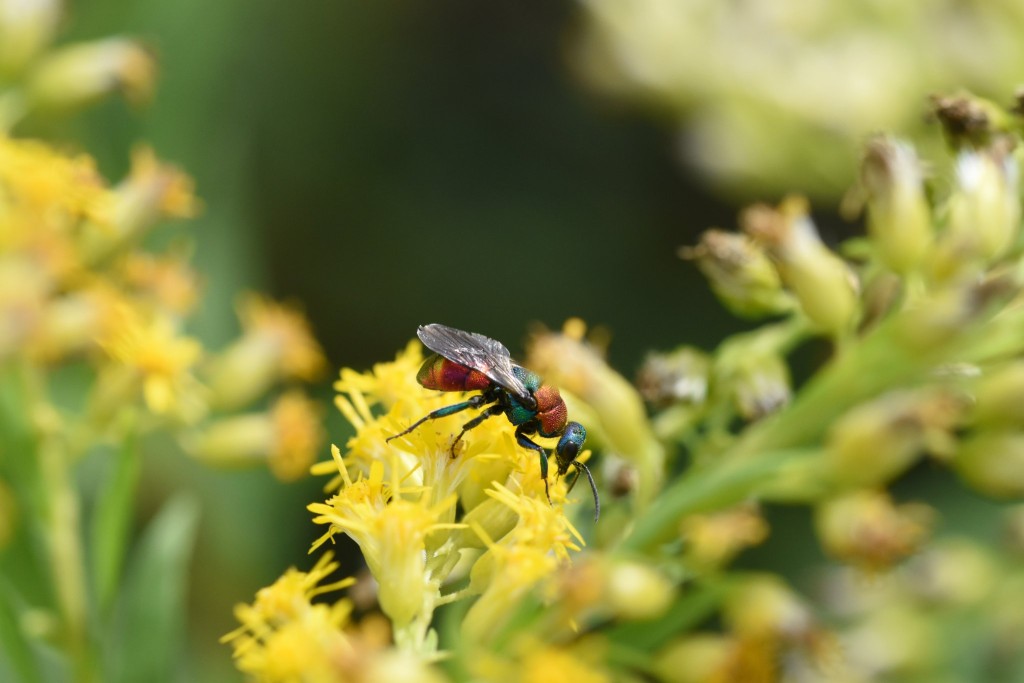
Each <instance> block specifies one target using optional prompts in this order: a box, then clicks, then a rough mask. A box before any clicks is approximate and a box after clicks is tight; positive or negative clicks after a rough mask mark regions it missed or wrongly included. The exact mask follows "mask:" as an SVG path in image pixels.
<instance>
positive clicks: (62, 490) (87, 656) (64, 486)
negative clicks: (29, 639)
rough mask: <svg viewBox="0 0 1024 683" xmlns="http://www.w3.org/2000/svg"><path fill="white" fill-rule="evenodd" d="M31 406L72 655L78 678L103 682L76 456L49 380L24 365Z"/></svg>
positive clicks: (54, 572) (50, 546)
mask: <svg viewBox="0 0 1024 683" xmlns="http://www.w3.org/2000/svg"><path fill="white" fill-rule="evenodd" d="M23 372H24V377H25V383H24V385H25V399H26V405H27V406H28V408H27V411H28V413H29V415H30V416H31V417H32V419H33V422H34V424H35V429H36V433H37V436H38V439H37V444H36V445H37V449H36V453H37V457H38V463H39V473H40V477H41V483H42V486H43V488H44V489H45V490H46V502H47V504H48V505H47V507H46V509H45V514H46V519H45V521H44V524H45V526H44V529H45V532H46V534H45V535H46V543H47V547H46V550H47V558H48V560H49V563H50V575H51V576H52V578H53V582H54V592H55V594H56V598H57V605H58V609H59V611H60V616H61V622H62V624H63V627H64V637H65V639H66V643H67V650H68V655H69V656H70V658H71V661H72V666H73V670H74V679H75V680H76V681H77V682H78V683H93V682H94V681H98V680H99V677H98V672H97V670H96V665H97V660H96V658H95V656H94V653H93V651H92V649H91V648H90V646H89V638H88V610H87V598H86V582H85V571H84V567H85V562H84V553H83V550H82V538H81V535H80V533H79V530H80V527H81V515H80V510H81V502H80V500H79V497H78V492H77V491H76V490H75V487H74V482H73V481H72V477H71V459H70V454H69V453H68V451H67V448H66V444H65V443H64V440H63V439H62V437H61V436H60V434H59V432H58V430H59V428H60V427H59V423H58V422H57V421H56V420H57V419H56V417H55V416H52V415H51V414H50V411H51V410H52V408H51V406H50V405H49V401H47V400H46V389H45V379H44V378H43V376H42V374H41V373H40V371H39V370H38V369H37V368H33V367H30V366H29V365H27V364H26V365H24V366H23Z"/></svg>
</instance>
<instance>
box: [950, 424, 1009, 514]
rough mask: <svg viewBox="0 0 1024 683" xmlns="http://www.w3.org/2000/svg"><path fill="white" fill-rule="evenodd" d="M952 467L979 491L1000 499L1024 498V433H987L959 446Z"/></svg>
mask: <svg viewBox="0 0 1024 683" xmlns="http://www.w3.org/2000/svg"><path fill="white" fill-rule="evenodd" d="M953 467H954V469H955V470H956V471H957V473H958V474H959V475H960V476H961V477H962V478H963V479H964V481H966V482H967V483H968V484H970V485H971V486H973V487H974V488H975V489H977V490H978V491H980V492H982V493H984V494H986V495H990V496H997V497H1000V498H1016V497H1019V496H1022V495H1024V432H1020V431H1016V430H1003V431H991V432H989V431H986V432H980V433H978V434H973V435H971V436H969V437H967V438H965V439H964V440H963V441H961V443H960V448H959V449H958V450H957V452H956V455H955V456H954V459H953Z"/></svg>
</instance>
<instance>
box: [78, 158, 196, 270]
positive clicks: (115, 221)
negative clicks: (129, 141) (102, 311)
mask: <svg viewBox="0 0 1024 683" xmlns="http://www.w3.org/2000/svg"><path fill="white" fill-rule="evenodd" d="M112 197H113V206H112V210H111V216H110V220H109V221H106V222H104V223H102V224H99V223H89V224H86V226H85V229H84V230H83V234H82V237H81V242H82V247H81V249H82V252H83V253H84V255H85V260H86V261H87V262H90V263H96V262H99V261H102V260H103V259H106V258H109V257H110V256H111V255H112V254H115V253H117V252H119V251H121V250H124V249H126V248H129V247H132V246H134V245H135V244H136V243H137V242H138V241H139V240H140V239H142V237H143V236H144V235H145V234H146V233H147V231H148V230H149V229H150V228H151V227H152V226H153V225H154V224H155V223H156V222H157V221H158V220H160V219H162V218H190V217H192V216H194V215H195V213H196V211H197V210H198V200H196V198H195V196H194V195H193V185H192V179H191V178H189V177H188V176H187V175H185V174H184V173H182V172H181V171H180V170H178V169H177V168H175V167H174V166H171V165H169V164H162V163H160V162H159V161H158V160H157V158H156V156H155V155H154V154H153V151H152V150H151V149H149V148H148V147H138V148H136V149H135V150H134V151H133V153H132V169H131V173H130V174H129V176H128V178H126V179H125V180H124V181H123V182H122V183H120V184H119V185H118V186H117V188H116V189H115V190H114V192H113V194H112Z"/></svg>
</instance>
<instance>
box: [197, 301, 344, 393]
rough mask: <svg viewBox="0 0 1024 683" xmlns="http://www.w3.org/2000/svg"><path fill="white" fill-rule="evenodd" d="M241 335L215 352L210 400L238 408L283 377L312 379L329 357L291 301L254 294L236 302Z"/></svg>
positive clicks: (323, 366)
mask: <svg viewBox="0 0 1024 683" xmlns="http://www.w3.org/2000/svg"><path fill="white" fill-rule="evenodd" d="M238 317H239V318H240V320H241V322H242V337H241V338H240V339H239V340H238V341H236V342H234V343H233V344H232V345H231V346H229V347H228V348H227V349H226V350H225V351H223V352H222V353H221V354H220V355H219V356H218V357H216V358H215V359H214V360H213V362H212V364H211V367H210V370H209V375H210V379H209V383H210V390H211V393H212V401H213V402H214V404H215V405H216V406H217V407H218V408H221V409H224V410H228V409H233V408H239V407H242V406H244V405H246V404H248V403H250V402H251V401H253V400H255V399H256V398H257V397H258V396H260V395H261V394H263V393H264V392H265V391H266V390H267V389H268V388H270V386H271V385H273V384H274V383H275V382H278V381H282V380H302V381H312V380H315V379H317V378H318V377H319V376H320V374H321V373H322V372H323V370H324V368H325V366H326V364H327V360H326V359H325V358H324V354H323V350H322V349H321V348H320V344H319V343H318V342H317V341H316V338H315V337H314V336H313V333H312V330H311V329H310V326H309V322H308V321H307V320H306V318H305V316H304V315H303V314H302V313H301V312H300V311H299V310H297V309H296V308H295V307H294V306H289V305H286V304H280V303H277V302H275V301H272V300H270V299H268V298H266V297H263V296H260V295H258V294H248V295H246V296H245V297H243V298H242V300H241V302H240V303H239V305H238Z"/></svg>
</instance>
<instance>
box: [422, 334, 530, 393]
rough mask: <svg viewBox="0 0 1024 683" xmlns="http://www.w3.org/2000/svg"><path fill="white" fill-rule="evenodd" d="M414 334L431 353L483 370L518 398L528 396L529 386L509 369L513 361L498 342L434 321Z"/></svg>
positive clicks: (492, 379)
mask: <svg viewBox="0 0 1024 683" xmlns="http://www.w3.org/2000/svg"><path fill="white" fill-rule="evenodd" d="M416 335H417V336H418V337H419V338H420V341H421V342H423V345H424V346H426V347H427V348H428V349H430V350H431V351H433V352H434V353H439V354H441V355H442V356H444V357H445V358H447V359H448V360H450V361H454V362H456V363H458V364H459V365H465V366H466V367H467V368H473V369H474V370H476V371H477V372H480V373H483V375H484V376H485V377H487V378H488V379H489V380H491V381H492V382H494V383H495V384H498V385H500V386H502V387H504V388H505V389H506V390H508V391H510V392H512V393H513V394H515V395H516V396H518V397H520V398H525V399H529V398H530V392H529V390H528V389H527V388H526V386H525V385H524V384H523V383H522V382H521V381H520V380H519V378H518V377H516V376H515V374H514V373H513V372H512V368H513V367H514V365H515V364H514V363H513V362H512V356H511V355H510V354H509V352H508V349H507V348H505V345H504V344H502V343H501V342H499V341H495V340H493V339H491V338H490V337H485V336H484V335H482V334H476V333H474V332H464V331H462V330H457V329H455V328H454V327H448V326H447V325H439V324H437V323H433V324H431V325H420V326H419V329H417V330H416Z"/></svg>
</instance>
